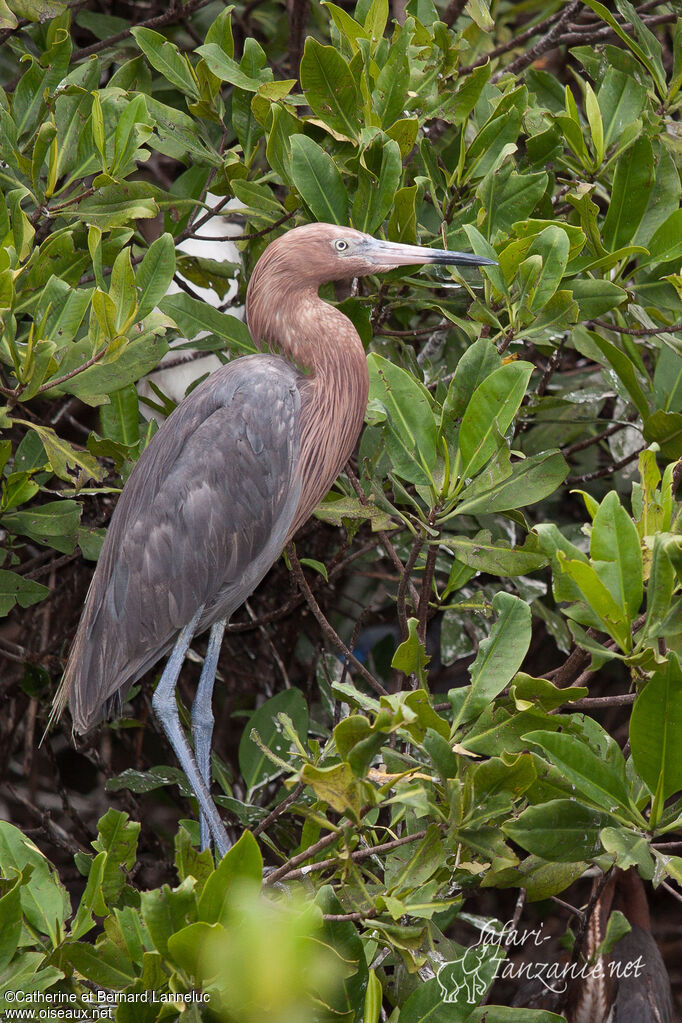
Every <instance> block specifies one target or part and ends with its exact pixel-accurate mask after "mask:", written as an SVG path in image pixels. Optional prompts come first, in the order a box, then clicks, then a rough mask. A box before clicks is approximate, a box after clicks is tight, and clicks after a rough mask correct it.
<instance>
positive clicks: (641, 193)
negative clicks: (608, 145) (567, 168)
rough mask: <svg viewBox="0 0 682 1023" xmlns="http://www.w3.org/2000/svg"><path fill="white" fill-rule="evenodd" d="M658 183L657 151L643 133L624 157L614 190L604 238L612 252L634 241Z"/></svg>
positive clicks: (614, 182) (618, 168)
mask: <svg viewBox="0 0 682 1023" xmlns="http://www.w3.org/2000/svg"><path fill="white" fill-rule="evenodd" d="M653 183H654V153H653V149H652V148H651V142H650V141H649V138H648V137H647V136H646V135H644V134H642V135H640V137H639V138H638V139H637V140H636V141H635V143H634V145H632V146H630V148H629V149H628V150H626V152H625V153H624V154H623V155H622V156H621V158H620V159H619V160H618V163H617V164H616V173H615V175H614V179H613V188H612V190H611V201H610V203H609V208H608V211H607V214H606V219H605V220H604V227H603V229H602V237H603V239H604V244H605V246H606V247H607V249H609V250H610V251H612V250H614V249H619V248H621V247H622V246H624V245H628V244H630V243H631V242H632V241H633V240H634V237H635V235H636V233H637V228H638V227H639V225H640V222H641V220H642V217H643V216H644V212H645V210H646V208H647V206H648V203H649V196H650V194H651V189H652V187H653Z"/></svg>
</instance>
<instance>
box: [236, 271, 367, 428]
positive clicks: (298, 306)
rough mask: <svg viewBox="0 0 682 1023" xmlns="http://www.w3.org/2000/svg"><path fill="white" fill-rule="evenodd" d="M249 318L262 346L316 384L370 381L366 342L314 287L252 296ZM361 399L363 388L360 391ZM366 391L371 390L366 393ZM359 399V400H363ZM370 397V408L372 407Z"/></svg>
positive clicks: (290, 284)
mask: <svg viewBox="0 0 682 1023" xmlns="http://www.w3.org/2000/svg"><path fill="white" fill-rule="evenodd" d="M246 318H247V323H248V325H249V329H250V331H251V336H252V337H253V340H254V341H255V343H256V344H257V345H259V347H267V348H268V349H269V350H270V351H271V352H273V353H275V354H277V355H282V356H284V358H286V359H288V360H289V361H291V362H293V363H294V365H295V366H297V367H298V369H300V370H301V372H302V373H304V374H305V375H306V376H309V377H310V378H311V381H318V380H319V381H320V382H321V383H323V384H324V386H326V387H327V386H330V384H332V382H337V381H338V383H339V384H341V385H343V384H344V383H346V382H347V383H348V384H355V387H353V388H352V389H353V390H356V389H358V388H357V385H359V384H361V383H362V381H364V380H366V379H367V361H366V358H365V351H364V349H363V347H362V341H361V340H360V337H359V335H358V332H357V331H356V329H355V327H354V326H353V324H352V323H351V321H350V320H349V319H348V317H347V316H344V314H343V313H342V312H341V311H340V310H339V309H336V308H335V306H332V305H330V304H329V303H328V302H324V301H323V300H322V299H321V298H320V297H319V295H318V294H317V291H316V289H315V288H314V287H311V286H302V287H298V288H297V287H296V286H295V282H293V281H291V280H290V279H289V280H288V281H287V282H286V286H285V287H283V288H282V289H281V290H279V289H278V293H273V292H270V293H269V294H268V296H267V301H266V302H265V301H262V300H261V295H260V294H259V293H258V292H255V291H254V292H253V293H252V294H249V295H248V297H247V307H246ZM359 391H360V395H361V394H362V391H363V387H362V386H361V387H359ZM364 391H365V392H366V387H365V388H364ZM360 395H359V396H360ZM366 401H367V397H366V393H365V396H364V403H363V408H362V413H363V415H364V404H366Z"/></svg>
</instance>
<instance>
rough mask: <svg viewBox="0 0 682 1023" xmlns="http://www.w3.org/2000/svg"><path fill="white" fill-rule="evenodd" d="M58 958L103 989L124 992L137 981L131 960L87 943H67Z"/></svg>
mask: <svg viewBox="0 0 682 1023" xmlns="http://www.w3.org/2000/svg"><path fill="white" fill-rule="evenodd" d="M57 958H58V960H59V962H61V963H62V964H65V965H66V964H68V965H69V966H72V967H73V968H74V969H75V970H77V971H78V973H79V974H81V976H82V977H85V978H86V979H87V980H89V981H91V982H92V983H94V984H98V985H101V986H102V987H106V988H114V990H122V989H123V988H127V987H128V985H129V984H131V983H132V982H133V980H134V979H135V967H134V966H133V964H132V963H131V962H130V960H128V959H127V958H126V957H124V956H123V955H121V954H120V953H119V954H115V953H113V952H112V951H111V949H110V948H109V949H103V948H95V947H94V946H93V945H90V944H89V943H88V942H85V941H70V942H65V943H64V944H63V945H62V947H61V949H60V950H59V955H58V957H57Z"/></svg>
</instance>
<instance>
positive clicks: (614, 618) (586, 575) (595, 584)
mask: <svg viewBox="0 0 682 1023" xmlns="http://www.w3.org/2000/svg"><path fill="white" fill-rule="evenodd" d="M558 559H559V564H560V566H561V570H562V571H563V572H565V573H566V574H567V575H568V576H569V578H570V579H572V580H573V582H574V583H575V584H576V586H577V588H578V590H579V592H580V595H581V597H582V598H583V600H584V601H585V603H586V604H587V606H588V607H589V608H590V609H591V610H592V611H593V612H594V614H595V615H596V616H597V618H599V620H600V622H601V624H602V625H603V628H604V632H608V634H609V636H611V638H612V639H614V640H615V641H616V643H618V645H619V646H620V648H621V649H622V650H625V651H629V650H631V649H632V636H631V634H630V622H629V616H626V615H625V613H624V612H623V609H622V608H621V606H620V605H619V604H618V603H617V602H616V600H615V598H614V597H613V595H612V594H611V592H610V590H609V589H608V587H607V586H606V585H605V584H604V583H603V582H602V580H601V578H600V576H599V575H598V574H597V572H596V571H595V569H594V568H593V566H592V565H589V564H586V563H585V562H584V561H569V560H568V559H567V558H566V557H565V555H564V554H563V552H562V551H559V553H558Z"/></svg>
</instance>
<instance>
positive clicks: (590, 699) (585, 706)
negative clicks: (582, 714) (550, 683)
mask: <svg viewBox="0 0 682 1023" xmlns="http://www.w3.org/2000/svg"><path fill="white" fill-rule="evenodd" d="M636 699H637V693H622V694H621V695H620V696H586V697H585V698H584V699H583V700H575V702H573V703H571V710H593V709H594V708H595V707H628V706H630V705H631V704H633V703H634V702H635V700H636Z"/></svg>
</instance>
